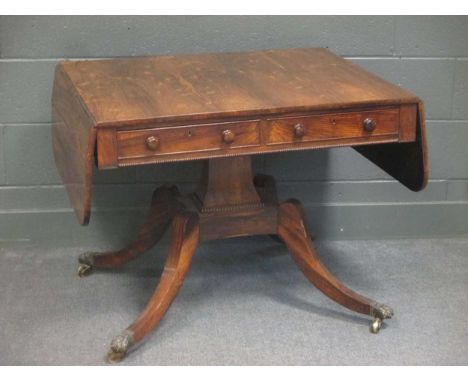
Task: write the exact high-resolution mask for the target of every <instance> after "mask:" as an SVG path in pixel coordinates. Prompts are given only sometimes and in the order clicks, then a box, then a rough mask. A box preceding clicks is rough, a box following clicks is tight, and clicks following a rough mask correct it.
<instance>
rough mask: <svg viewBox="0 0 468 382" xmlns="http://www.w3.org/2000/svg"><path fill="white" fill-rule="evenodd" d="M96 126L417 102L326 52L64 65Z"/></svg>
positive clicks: (291, 51) (288, 51) (270, 52)
mask: <svg viewBox="0 0 468 382" xmlns="http://www.w3.org/2000/svg"><path fill="white" fill-rule="evenodd" d="M59 67H60V68H61V69H62V70H63V71H64V72H65V73H66V74H67V76H68V77H69V79H70V81H71V83H72V87H74V88H75V89H76V91H77V93H78V94H79V96H80V98H81V100H82V103H83V105H84V106H85V108H86V109H87V112H88V113H89V114H90V116H91V117H92V119H93V120H94V121H95V127H103V126H107V127H108V126H115V125H117V126H118V125H125V124H134V123H135V122H143V121H144V122H166V121H174V122H175V121H177V122H178V121H184V120H187V121H196V120H204V119H216V118H227V117H237V116H255V115H264V116H265V115H268V114H274V113H288V112H292V113H294V112H308V111H314V110H328V109H340V108H350V107H359V106H366V107H367V106H376V105H386V104H393V105H395V104H399V105H401V104H405V103H415V102H416V103H417V102H418V98H417V97H416V96H414V95H413V94H411V93H409V92H407V91H405V90H403V89H401V88H399V87H398V86H396V85H393V84H391V83H389V82H387V81H385V80H383V79H381V78H379V77H378V76H375V75H373V74H371V73H369V72H367V71H366V70H364V69H362V68H360V67H359V66H357V65H355V64H353V63H352V62H350V61H349V60H345V59H343V58H341V57H338V56H336V55H334V54H333V53H331V52H330V51H328V50H327V49H322V48H304V49H286V50H265V51H256V52H242V53H212V54H197V55H181V56H157V57H138V58H122V59H103V60H86V61H64V62H62V63H61V64H60V65H59Z"/></svg>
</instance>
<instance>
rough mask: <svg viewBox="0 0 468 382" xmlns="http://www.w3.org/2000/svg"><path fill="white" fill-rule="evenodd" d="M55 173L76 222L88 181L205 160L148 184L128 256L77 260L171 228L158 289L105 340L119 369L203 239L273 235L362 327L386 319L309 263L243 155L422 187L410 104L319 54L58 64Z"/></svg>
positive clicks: (150, 242) (296, 234) (84, 269)
mask: <svg viewBox="0 0 468 382" xmlns="http://www.w3.org/2000/svg"><path fill="white" fill-rule="evenodd" d="M52 98H53V99H52V101H53V102H52V105H53V107H52V108H53V116H54V123H53V149H54V155H55V160H56V164H57V167H58V169H59V172H60V175H61V177H62V180H63V182H64V184H65V186H66V189H67V192H68V195H69V198H70V201H71V203H72V205H73V207H74V209H75V212H76V215H77V217H78V220H79V222H80V223H81V224H83V225H85V224H87V223H88V221H89V218H90V213H91V191H92V171H93V167H94V162H96V164H97V167H98V168H99V169H112V168H118V167H125V166H140V165H149V164H157V163H164V162H176V161H191V160H204V162H205V172H204V175H203V177H202V179H201V181H200V184H199V186H198V188H197V189H196V190H195V191H194V192H193V193H192V194H189V195H181V194H180V193H179V192H178V190H177V187H176V186H174V185H167V186H162V187H159V188H157V189H156V190H155V191H154V193H153V197H152V203H151V206H150V211H149V214H148V216H147V219H146V221H145V223H144V225H143V227H142V228H141V230H140V232H139V234H138V237H137V238H136V240H135V241H134V242H133V243H132V244H130V245H129V246H128V247H126V248H124V249H122V250H119V251H115V252H105V253H94V252H93V253H85V254H82V255H81V256H80V257H79V271H78V273H79V275H80V276H84V275H87V274H89V272H90V271H91V270H92V269H99V268H110V267H118V266H121V265H122V264H125V263H126V262H128V261H130V260H132V259H133V258H135V257H136V256H139V255H141V254H142V253H144V252H146V251H148V250H149V249H150V248H151V247H153V246H154V245H155V244H156V243H157V242H158V240H159V239H160V238H161V236H162V235H163V233H164V232H165V230H166V229H167V228H168V227H169V226H171V239H170V249H169V253H168V257H167V260H166V263H165V266H164V270H163V273H162V276H161V279H160V281H159V284H158V285H157V287H156V290H155V291H154V294H153V295H152V297H151V299H150V301H149V302H148V305H147V306H146V308H145V309H144V311H143V312H142V313H141V314H140V316H139V317H138V319H137V320H136V321H135V322H134V323H133V324H131V325H130V326H129V327H128V328H127V329H126V330H124V331H123V332H122V333H121V334H119V335H118V336H117V337H115V338H114V340H113V341H112V343H111V346H110V351H109V353H108V359H109V360H110V361H113V362H116V361H119V360H121V359H122V358H123V357H124V356H125V354H126V353H127V352H128V350H129V349H130V347H131V346H132V345H134V344H136V343H137V342H139V341H141V340H142V339H143V337H145V335H147V334H148V333H149V332H150V331H151V330H152V329H153V328H154V327H155V326H156V325H158V323H159V322H160V321H161V319H162V317H163V316H164V314H165V313H166V311H167V309H168V308H169V306H170V304H171V303H172V301H173V300H174V298H175V296H176V295H177V292H178V291H179V289H180V287H181V285H182V283H183V280H184V278H185V276H186V275H187V272H188V270H189V268H190V263H191V260H192V257H193V255H194V253H195V250H196V248H197V246H198V245H199V244H200V243H202V242H204V241H208V240H214V239H222V238H228V237H235V236H245V235H274V236H275V237H276V238H277V239H279V240H281V241H282V242H284V244H286V246H287V247H288V249H289V251H290V252H291V254H292V256H293V258H294V260H295V261H296V263H297V265H298V266H299V268H300V269H301V271H302V272H303V273H304V275H305V276H306V277H307V279H308V280H309V281H310V282H311V283H312V284H313V285H315V286H316V287H317V288H318V289H319V290H321V291H322V292H323V293H324V294H325V295H327V296H328V297H329V298H331V299H332V300H334V301H336V302H337V303H339V304H341V305H343V306H345V307H346V308H348V309H351V310H353V311H355V312H357V313H361V314H366V315H369V316H371V317H372V323H371V332H373V333H377V332H378V331H379V329H380V327H381V324H382V321H383V320H384V319H388V318H390V317H391V316H392V315H393V311H392V309H391V308H389V307H388V306H386V305H384V304H381V303H378V302H376V301H374V300H371V299H369V298H366V297H364V296H361V295H360V294H358V293H356V292H354V291H352V290H350V289H349V288H347V287H346V286H345V285H343V284H342V283H341V281H340V280H338V279H337V278H336V277H335V276H333V275H332V274H331V273H330V272H329V271H328V270H327V269H326V268H325V266H324V265H323V263H322V262H321V261H320V259H319V257H318V255H317V253H316V252H315V249H314V247H313V244H312V240H311V237H310V236H309V233H308V231H307V229H306V222H305V217H304V212H303V209H302V207H301V204H300V202H299V201H297V200H294V199H290V200H287V201H285V202H281V203H279V202H278V200H277V196H276V191H275V182H274V180H273V178H272V177H270V176H267V175H261V174H260V175H256V176H253V174H252V170H251V156H252V155H258V154H263V153H274V152H283V151H293V150H309V149H318V148H328V147H342V146H352V147H353V148H354V149H356V150H357V151H358V152H359V153H361V154H362V155H364V156H365V157H367V158H368V159H369V160H371V161H372V162H374V163H375V164H376V165H378V166H379V167H381V168H382V169H383V170H385V171H386V172H387V173H389V174H390V175H391V176H392V177H394V178H395V179H397V180H398V181H399V182H401V183H402V184H403V185H405V186H406V187H408V188H409V189H411V190H413V191H418V190H421V189H422V188H424V186H425V185H426V183H427V178H428V165H427V146H426V135H425V124H424V111H423V105H422V102H421V101H420V99H419V98H418V97H416V96H414V95H412V94H411V93H409V92H407V91H404V90H402V89H401V88H399V87H398V86H395V85H392V84H390V83H388V82H386V81H384V80H383V79H381V78H379V77H377V76H375V75H373V74H371V73H369V72H367V71H365V70H364V69H362V68H360V67H358V66H356V65H355V64H353V63H351V62H349V61H346V60H344V59H342V58H340V57H338V56H336V55H334V54H332V53H330V52H329V51H328V50H326V49H287V50H267V51H258V52H244V53H218V54H199V55H186V56H157V57H138V58H125V59H105V60H90V61H88V60H87V61H64V62H61V63H59V64H58V65H57V68H56V72H55V81H54V89H53V97H52Z"/></svg>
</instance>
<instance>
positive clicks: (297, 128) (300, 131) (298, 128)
mask: <svg viewBox="0 0 468 382" xmlns="http://www.w3.org/2000/svg"><path fill="white" fill-rule="evenodd" d="M304 134H305V127H304V125H303V124H302V123H296V124H295V125H294V135H295V136H296V137H298V138H302V137H303V136H304Z"/></svg>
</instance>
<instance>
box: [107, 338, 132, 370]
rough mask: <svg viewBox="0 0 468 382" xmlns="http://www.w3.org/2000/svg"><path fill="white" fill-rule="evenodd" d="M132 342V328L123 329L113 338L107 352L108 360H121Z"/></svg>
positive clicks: (111, 361) (114, 361) (115, 361)
mask: <svg viewBox="0 0 468 382" xmlns="http://www.w3.org/2000/svg"><path fill="white" fill-rule="evenodd" d="M132 344H133V333H132V332H131V331H130V330H125V331H123V332H122V333H121V334H119V335H118V336H117V337H115V338H114V339H113V340H112V342H111V346H110V350H109V352H108V353H107V361H108V362H110V363H117V362H120V361H121V360H122V359H123V358H124V357H125V354H127V351H128V349H129V348H130V346H132Z"/></svg>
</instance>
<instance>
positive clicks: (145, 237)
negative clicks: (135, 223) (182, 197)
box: [78, 186, 181, 277]
mask: <svg viewBox="0 0 468 382" xmlns="http://www.w3.org/2000/svg"><path fill="white" fill-rule="evenodd" d="M178 195H179V192H178V190H177V187H175V186H171V187H168V186H162V187H159V188H157V189H156V190H155V191H154V192H153V196H152V200H151V208H150V211H149V213H148V216H147V217H146V220H145V222H144V224H143V226H142V228H141V229H140V232H139V233H138V236H137V238H136V240H135V241H134V242H133V243H131V244H130V245H128V246H127V247H125V248H124V249H121V250H118V251H112V252H102V253H101V252H86V253H83V254H81V255H80V257H79V258H78V263H79V267H78V275H79V276H80V277H83V276H86V275H88V274H89V273H90V272H91V271H92V269H93V268H94V267H97V268H111V267H118V266H121V265H123V264H125V263H127V262H128V261H130V260H132V259H134V258H135V257H137V256H139V255H141V254H143V253H144V252H146V251H148V250H149V249H151V248H152V247H153V246H154V245H155V244H156V243H157V242H158V241H159V240H160V239H161V237H162V236H163V235H164V232H166V230H167V228H168V227H169V224H170V222H171V220H172V217H173V216H174V215H175V213H177V211H179V210H180V209H181V205H180V203H179V202H178V201H177V196H178Z"/></svg>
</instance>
